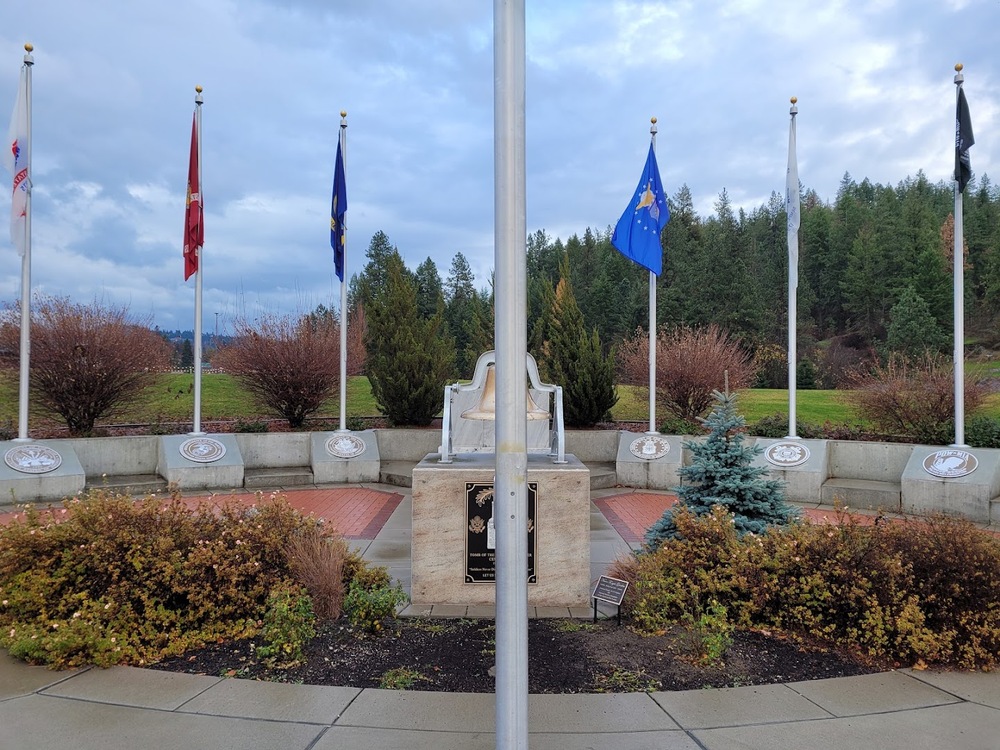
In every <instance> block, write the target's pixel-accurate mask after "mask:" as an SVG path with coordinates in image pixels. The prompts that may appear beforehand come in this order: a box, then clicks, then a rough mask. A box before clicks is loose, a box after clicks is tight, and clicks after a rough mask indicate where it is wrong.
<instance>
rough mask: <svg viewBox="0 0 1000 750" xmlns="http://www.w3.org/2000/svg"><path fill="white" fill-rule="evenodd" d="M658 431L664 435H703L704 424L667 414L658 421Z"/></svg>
mask: <svg viewBox="0 0 1000 750" xmlns="http://www.w3.org/2000/svg"><path fill="white" fill-rule="evenodd" d="M660 432H662V433H663V434H664V435H703V434H705V426H704V425H702V424H701V423H699V422H697V421H695V420H693V419H683V418H681V417H675V416H673V415H668V416H667V417H666V418H665V419H663V420H662V421H661V422H660Z"/></svg>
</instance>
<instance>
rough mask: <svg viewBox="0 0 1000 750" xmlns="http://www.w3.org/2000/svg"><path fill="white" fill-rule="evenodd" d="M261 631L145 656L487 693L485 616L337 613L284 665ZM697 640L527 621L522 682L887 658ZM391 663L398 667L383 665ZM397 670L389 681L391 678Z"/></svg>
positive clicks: (755, 672) (617, 687)
mask: <svg viewBox="0 0 1000 750" xmlns="http://www.w3.org/2000/svg"><path fill="white" fill-rule="evenodd" d="M260 643H261V641H259V640H256V639H255V640H241V641H229V642H223V643H217V644H212V645H210V646H208V647H206V648H203V649H200V650H197V651H192V652H189V653H187V654H184V655H182V656H178V657H174V658H171V659H168V660H165V661H163V662H161V663H159V664H155V665H152V668H153V669H161V670H168V671H174V672H187V673H190V674H206V675H213V676H215V675H217V676H225V677H243V678H249V679H256V680H270V681H276V682H291V683H305V684H308V685H341V686H351V687H358V688H375V687H397V688H405V689H409V690H440V691H449V692H472V693H484V692H493V691H494V689H495V683H494V677H493V675H492V672H493V671H494V670H493V667H494V662H495V643H494V624H493V621H492V620H429V619H415V618H405V619H400V620H397V621H395V623H394V626H393V628H392V629H390V630H389V632H386V633H383V634H382V635H378V636H372V635H359V634H358V633H356V632H355V631H353V630H351V628H350V627H349V626H348V625H347V624H346V621H345V620H340V621H338V622H337V623H333V624H329V625H325V626H323V627H321V628H320V629H319V633H318V635H317V636H316V637H315V638H314V639H313V640H312V641H311V642H310V644H309V645H308V647H307V648H306V652H305V660H304V661H303V662H302V663H301V664H299V665H297V666H290V667H287V668H279V667H272V666H268V665H267V664H265V663H264V661H263V660H262V659H260V658H258V657H257V656H256V646H257V645H260ZM697 657H698V648H697V646H696V639H694V638H692V637H691V636H690V635H689V634H687V633H686V632H685V631H683V630H680V629H678V630H674V631H671V632H668V633H666V634H664V635H657V636H641V635H638V634H636V633H635V632H633V631H631V630H629V629H628V627H626V626H619V625H618V624H617V623H616V622H615V621H614V620H607V621H601V622H599V623H597V624H596V625H594V624H591V623H590V622H587V621H579V620H531V621H530V622H529V623H528V689H529V692H532V693H599V692H633V691H642V690H690V689H698V688H704V687H734V686H741V685H762V684H768V683H775V682H794V681H800V680H814V679H820V678H825V677H845V676H849V675H858V674H868V673H872V672H879V671H884V669H886V668H887V667H886V666H885V665H881V666H880V665H875V664H869V663H865V662H863V661H862V660H860V659H858V658H855V657H854V656H852V655H850V654H846V653H842V652H837V651H833V650H824V649H822V648H819V647H816V646H808V645H804V644H800V643H795V642H793V641H791V640H788V639H785V638H780V637H777V636H776V635H772V634H768V633H763V632H752V631H737V632H736V633H734V634H733V642H732V644H731V645H730V646H729V648H728V649H727V650H726V652H725V654H724V655H723V657H722V658H721V659H720V660H717V661H716V662H715V663H710V664H704V663H701V662H699V659H698V658H697ZM390 670H403V671H397V672H391V671H390ZM395 675H399V677H397V678H396V679H395V680H393V677H394V676H395Z"/></svg>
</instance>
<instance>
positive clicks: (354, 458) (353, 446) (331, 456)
mask: <svg viewBox="0 0 1000 750" xmlns="http://www.w3.org/2000/svg"><path fill="white" fill-rule="evenodd" d="M311 441H312V442H311V444H310V459H311V461H312V472H313V481H314V482H316V484H332V483H345V484H363V483H365V482H377V481H378V478H379V451H378V441H377V440H376V439H375V432H374V431H373V430H364V431H362V432H314V433H312V436H311Z"/></svg>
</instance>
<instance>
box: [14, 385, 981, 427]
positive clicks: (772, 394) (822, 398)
mask: <svg viewBox="0 0 1000 750" xmlns="http://www.w3.org/2000/svg"><path fill="white" fill-rule="evenodd" d="M443 396H444V394H443V393H442V398H443ZM796 401H797V403H796V417H797V419H798V421H799V422H800V423H801V422H810V423H813V424H823V423H825V422H827V421H829V422H832V423H833V424H857V423H859V422H863V421H864V420H863V419H860V418H859V417H858V416H857V415H856V414H855V413H854V410H853V409H852V407H851V406H850V405H849V404H848V403H847V401H846V399H845V398H844V393H843V391H811V390H810V391H806V390H799V391H797V392H796ZM739 408H740V413H742V414H743V416H744V417H745V418H746V420H747V422H755V421H757V420H758V419H760V418H762V417H767V416H771V415H773V414H783V415H787V414H788V391H785V390H777V389H763V388H757V389H751V390H744V391H741V392H740V399H739ZM193 412H194V376H193V375H191V374H179V373H168V374H164V375H161V376H160V377H159V379H158V381H157V383H156V385H154V386H152V387H151V388H150V389H149V391H148V392H147V393H146V395H145V397H144V398H143V399H141V400H140V401H139V402H138V403H137V404H135V405H134V406H132V407H131V408H129V409H126V410H125V411H124V412H123V413H121V414H118V415H116V416H115V417H114V418H113V419H111V420H108V421H110V422H112V423H116V424H140V423H141V424H145V423H156V422H181V421H185V420H190V419H191V417H192V415H193ZM611 413H612V416H613V417H614V419H615V420H616V421H620V422H646V421H648V420H649V397H648V395H647V391H646V389H645V388H640V387H637V386H627V385H622V386H618V403H617V404H616V405H615V407H614V408H613V409H612V410H611ZM985 413H986V414H988V415H990V416H993V417H996V418H998V419H1000V393H994V394H991V395H990V396H989V397H988V398H987V404H986V409H985ZM339 414H340V403H339V398H333V399H331V400H330V401H328V402H327V403H326V404H325V405H324V406H323V408H321V409H320V411H319V413H318V415H317V416H320V417H337V416H339ZM201 415H202V419H204V420H214V419H244V420H251V419H256V418H259V417H261V416H265V415H267V412H266V410H265V409H263V408H261V407H259V406H257V405H256V404H255V403H254V402H253V400H252V399H251V397H250V396H249V394H247V393H246V391H244V390H243V389H242V388H241V387H240V386H239V384H238V383H237V382H236V380H235V378H233V377H232V376H230V375H226V374H219V373H211V374H205V375H203V376H202V394H201ZM347 415H348V416H349V417H355V416H356V417H374V416H378V415H379V411H378V408H377V407H376V406H375V399H374V398H373V397H372V391H371V385H370V384H369V382H368V378H366V377H364V376H356V377H351V378H348V380H347ZM31 416H32V420H33V419H34V416H35V411H34V410H32V415H31ZM665 416H666V414H664V413H662V411H661V410H660V409H657V420H658V421H659V420H662V419H663V418H664V417H665ZM16 421H17V383H16V374H15V375H14V376H13V377H9V376H8V377H4V376H0V424H13V423H16Z"/></svg>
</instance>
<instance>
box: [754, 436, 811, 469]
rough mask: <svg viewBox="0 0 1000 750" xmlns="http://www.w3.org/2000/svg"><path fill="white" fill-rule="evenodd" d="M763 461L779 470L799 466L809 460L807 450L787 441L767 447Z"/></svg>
mask: <svg viewBox="0 0 1000 750" xmlns="http://www.w3.org/2000/svg"><path fill="white" fill-rule="evenodd" d="M764 458H765V460H766V461H767V462H768V463H769V464H771V465H773V466H778V467H780V468H785V467H790V466H800V465H801V464H804V463H805V462H806V461H808V460H809V449H808V448H806V446H804V445H801V444H799V443H792V442H789V441H786V442H782V443H774V444H772V445H769V446H768V447H767V449H766V450H765V451H764Z"/></svg>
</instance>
